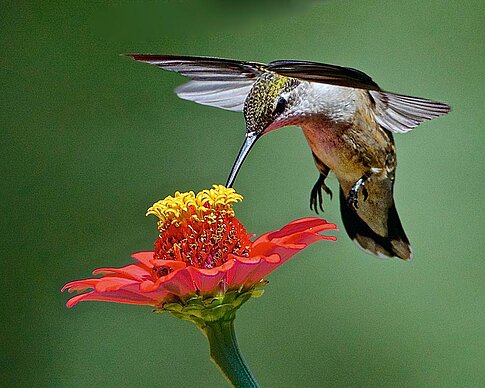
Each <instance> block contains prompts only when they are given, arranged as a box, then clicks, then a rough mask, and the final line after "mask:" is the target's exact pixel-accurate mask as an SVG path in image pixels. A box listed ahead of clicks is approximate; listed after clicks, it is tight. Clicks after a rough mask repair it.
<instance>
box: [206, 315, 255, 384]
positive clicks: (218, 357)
mask: <svg viewBox="0 0 485 388" xmlns="http://www.w3.org/2000/svg"><path fill="white" fill-rule="evenodd" d="M206 324H207V325H206V326H205V327H204V328H203V329H202V331H203V332H204V333H205V335H206V336H207V338H208V340H209V345H210V355H211V358H212V361H214V362H215V363H216V365H217V366H218V367H219V368H220V369H221V371H222V373H224V375H225V376H226V378H227V379H228V380H229V382H230V383H231V384H232V385H233V386H234V387H238V388H249V387H259V385H258V383H257V382H256V380H255V379H254V376H253V375H252V373H251V371H250V370H249V368H248V366H247V365H246V362H245V361H244V359H243V357H242V355H241V353H240V352H239V347H238V344H237V339H236V333H235V332H234V318H233V319H231V320H228V321H227V320H222V319H221V320H217V321H213V322H206Z"/></svg>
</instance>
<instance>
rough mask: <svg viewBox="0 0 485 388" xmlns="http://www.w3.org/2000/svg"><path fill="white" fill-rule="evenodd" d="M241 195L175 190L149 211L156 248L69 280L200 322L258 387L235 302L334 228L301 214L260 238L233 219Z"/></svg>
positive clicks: (241, 380) (95, 293)
mask: <svg viewBox="0 0 485 388" xmlns="http://www.w3.org/2000/svg"><path fill="white" fill-rule="evenodd" d="M241 200H242V196H241V195H239V194H237V193H236V192H235V191H234V189H232V188H226V187H224V186H218V185H214V186H213V188H212V189H211V190H204V191H201V192H200V193H198V194H197V195H195V194H194V193H193V192H189V193H179V192H177V193H175V196H174V197H171V196H169V197H167V198H165V199H164V200H161V201H159V202H157V203H155V204H154V205H153V206H152V207H151V208H150V209H148V212H147V214H154V215H156V216H157V217H158V218H159V222H158V229H159V231H160V234H159V237H158V239H157V241H156V242H155V250H154V251H150V252H138V253H135V254H134V255H133V258H134V259H135V260H136V261H137V263H135V264H130V265H127V266H125V267H121V268H100V269H97V270H95V271H94V272H93V274H95V275H101V277H99V278H94V279H85V280H76V281H73V282H70V283H67V284H66V285H65V286H64V287H63V289H62V290H63V291H64V290H68V291H80V292H84V291H87V290H89V291H88V292H84V293H81V294H80V295H77V296H75V297H73V298H71V299H70V300H69V301H68V302H67V306H68V307H72V306H74V305H76V304H77V303H78V302H80V301H84V300H99V301H106V302H118V303H131V304H140V305H149V306H153V307H154V308H155V310H156V311H169V312H170V313H172V314H173V315H174V316H176V317H178V318H182V319H186V320H189V321H192V322H194V323H195V324H196V325H197V326H198V327H199V328H200V329H201V330H202V332H203V333H204V334H205V335H206V336H207V338H208V340H209V344H210V352H211V357H212V359H213V360H214V362H215V363H216V364H217V365H218V366H219V367H220V368H221V370H222V371H223V373H224V374H225V376H226V377H227V378H228V380H229V381H230V382H231V383H232V384H234V385H235V386H244V387H257V386H258V385H257V383H256V380H255V379H254V377H253V376H252V374H251V372H250V370H249V368H248V367H247V366H246V364H245V362H244V360H243V358H242V356H241V355H240V353H239V349H238V346H237V341H236V337H235V333H234V318H235V313H236V311H237V309H238V308H239V307H240V306H241V305H242V304H243V303H244V302H246V301H247V300H248V299H249V298H250V297H256V296H259V295H261V293H262V291H261V290H260V289H259V288H260V287H261V286H263V285H265V284H266V280H264V278H265V277H266V276H267V275H268V274H269V273H271V272H273V271H274V270H275V269H276V268H278V267H279V266H280V265H281V264H283V263H284V262H285V261H287V260H288V259H290V258H291V257H292V256H293V255H295V254H296V253H298V252H299V251H301V250H302V249H304V248H306V247H307V246H309V245H310V244H313V243H314V242H316V241H319V240H335V239H336V238H335V237H333V236H324V235H321V234H320V232H323V231H325V230H336V229H337V228H336V226H335V225H334V224H329V223H327V222H326V221H324V220H321V219H319V218H302V219H299V220H296V221H293V222H290V223H289V224H288V225H285V226H284V227H283V228H281V229H280V230H277V231H273V232H269V233H265V234H263V235H262V236H260V237H258V238H257V239H255V240H254V241H251V240H250V236H249V235H248V233H247V232H246V229H245V228H244V226H243V225H242V224H241V223H240V222H239V221H238V220H237V219H236V218H235V216H234V211H233V209H232V203H234V202H239V201H241Z"/></svg>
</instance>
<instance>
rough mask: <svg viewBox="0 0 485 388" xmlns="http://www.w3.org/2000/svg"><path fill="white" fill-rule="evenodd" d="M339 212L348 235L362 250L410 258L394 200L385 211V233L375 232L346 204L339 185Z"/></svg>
mask: <svg viewBox="0 0 485 388" xmlns="http://www.w3.org/2000/svg"><path fill="white" fill-rule="evenodd" d="M340 212H341V214H342V221H343V224H344V227H345V230H346V231H347V234H348V235H349V237H350V238H351V239H352V240H353V241H354V242H355V243H356V244H357V245H358V246H359V247H360V248H362V249H363V250H364V251H366V252H367V253H370V254H372V255H375V256H377V257H383V258H384V257H394V256H397V257H399V258H401V259H403V260H410V259H411V258H412V252H411V246H410V244H409V240H408V238H407V237H406V234H405V232H404V229H403V227H402V225H401V221H400V220H399V216H398V214H397V210H396V206H395V205H394V202H393V203H392V206H391V207H389V209H388V212H387V233H386V235H384V236H381V235H379V234H377V233H376V232H375V231H374V230H372V228H371V227H370V226H369V225H368V224H367V223H366V222H365V221H364V220H363V219H362V218H361V217H360V216H359V215H358V213H357V211H356V210H355V209H354V208H353V207H351V205H349V204H348V201H347V199H346V198H345V195H344V192H343V190H342V188H341V187H340Z"/></svg>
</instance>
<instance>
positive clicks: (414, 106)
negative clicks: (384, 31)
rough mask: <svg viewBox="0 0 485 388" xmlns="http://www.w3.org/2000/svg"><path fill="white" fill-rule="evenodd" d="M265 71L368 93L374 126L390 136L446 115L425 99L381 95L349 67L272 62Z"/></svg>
mask: <svg viewBox="0 0 485 388" xmlns="http://www.w3.org/2000/svg"><path fill="white" fill-rule="evenodd" d="M268 70H270V71H274V72H276V73H278V74H281V75H284V76H287V77H293V78H298V79H301V80H305V81H308V82H318V83H324V84H330V85H336V86H345V87H351V88H358V89H365V90H368V92H369V95H370V97H371V100H372V101H373V102H374V104H375V106H374V115H375V118H376V121H377V122H378V124H379V125H380V126H381V127H383V128H385V129H387V130H388V131H391V132H394V133H404V132H408V131H410V130H411V129H413V128H415V127H416V126H418V125H419V124H420V123H422V122H423V121H426V120H431V119H432V118H434V117H438V116H442V115H445V114H447V113H448V112H449V111H450V110H451V108H450V106H449V105H447V104H444V103H442V102H437V101H432V100H428V99H426V98H420V97H411V96H403V95H400V94H394V93H389V92H384V91H382V90H381V89H380V87H379V86H378V85H377V84H376V83H375V82H374V81H373V80H372V78H371V77H369V76H368V75H367V74H365V73H363V72H361V71H360V70H356V69H352V68H350V67H342V66H336V65H328V64H323V63H317V62H306V61H274V62H271V63H269V64H268Z"/></svg>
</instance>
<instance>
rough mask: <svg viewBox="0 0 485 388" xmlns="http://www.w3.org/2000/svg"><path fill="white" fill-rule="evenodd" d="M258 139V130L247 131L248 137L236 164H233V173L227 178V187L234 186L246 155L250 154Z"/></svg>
mask: <svg viewBox="0 0 485 388" xmlns="http://www.w3.org/2000/svg"><path fill="white" fill-rule="evenodd" d="M258 139H259V135H257V134H256V132H248V133H246V138H245V139H244V143H243V145H242V147H241V149H240V150H239V154H238V155H237V158H236V161H235V162H234V165H233V166H232V170H231V174H230V175H229V178H228V180H227V184H226V187H232V185H233V184H234V180H235V179H236V175H237V173H238V172H239V169H240V168H241V166H242V164H243V162H244V159H246V156H248V154H249V151H251V148H252V147H253V145H254V143H255V142H256V140H258Z"/></svg>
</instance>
